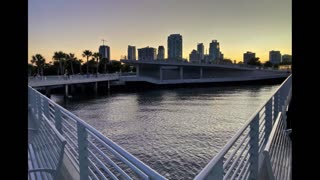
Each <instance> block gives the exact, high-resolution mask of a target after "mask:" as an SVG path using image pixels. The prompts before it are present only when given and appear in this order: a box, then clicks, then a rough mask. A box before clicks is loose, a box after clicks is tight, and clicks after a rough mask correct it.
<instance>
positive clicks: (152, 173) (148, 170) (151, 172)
mask: <svg viewBox="0 0 320 180" xmlns="http://www.w3.org/2000/svg"><path fill="white" fill-rule="evenodd" d="M28 87H29V88H31V89H32V90H34V89H33V88H32V87H31V86H30V85H28ZM34 91H35V92H36V93H38V94H39V95H41V97H42V98H45V99H47V100H48V101H50V103H52V105H54V106H56V107H57V108H58V109H60V110H61V111H63V113H65V114H66V115H68V116H70V118H72V119H73V120H75V121H76V122H78V123H80V124H81V125H82V126H84V127H85V128H86V129H87V130H89V131H91V132H92V133H93V134H94V135H96V136H97V137H99V138H100V139H101V140H103V141H104V142H105V143H106V144H108V145H109V146H111V147H112V148H114V149H115V150H116V151H117V152H118V153H120V154H121V155H122V156H124V157H125V158H127V159H130V162H131V163H133V164H134V165H135V166H137V167H138V168H139V169H141V170H142V171H144V172H145V173H146V174H147V175H148V176H150V177H152V178H153V179H166V178H165V177H163V176H162V175H160V174H159V173H158V172H156V171H155V170H153V169H152V168H150V167H149V166H148V165H146V164H145V163H143V162H142V161H140V160H139V159H137V158H136V157H134V156H133V155H132V154H131V153H129V152H127V151H126V150H124V149H123V148H121V147H120V146H119V145H118V144H117V143H115V142H113V141H112V140H111V139H109V138H107V137H105V136H104V135H103V134H101V133H100V132H99V131H98V130H96V129H95V128H94V127H92V126H91V125H89V124H87V123H86V122H85V121H83V120H82V119H80V118H79V117H77V116H76V115H74V114H72V113H71V112H69V111H68V110H66V109H65V108H63V107H62V106H60V105H59V104H57V103H55V102H54V101H52V100H51V99H49V98H48V97H46V96H44V95H42V94H41V93H40V92H38V91H36V90H34Z"/></svg>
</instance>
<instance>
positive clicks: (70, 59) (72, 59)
mask: <svg viewBox="0 0 320 180" xmlns="http://www.w3.org/2000/svg"><path fill="white" fill-rule="evenodd" d="M75 61H77V58H76V57H75V56H74V54H72V53H69V54H67V62H68V64H70V67H71V74H72V75H73V74H74V71H73V62H75Z"/></svg>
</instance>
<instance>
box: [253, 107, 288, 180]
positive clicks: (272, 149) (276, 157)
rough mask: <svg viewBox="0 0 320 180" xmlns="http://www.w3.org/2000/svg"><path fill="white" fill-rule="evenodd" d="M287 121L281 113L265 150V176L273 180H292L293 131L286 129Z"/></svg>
mask: <svg viewBox="0 0 320 180" xmlns="http://www.w3.org/2000/svg"><path fill="white" fill-rule="evenodd" d="M286 126H287V124H286V120H285V119H284V116H282V112H280V113H279V115H278V118H277V120H276V122H275V124H274V126H273V128H272V131H271V134H270V137H269V140H268V142H267V144H266V146H265V148H264V150H263V155H264V159H263V161H264V162H263V163H265V165H266V166H265V168H264V169H262V171H264V172H262V173H259V174H263V175H267V176H268V177H269V179H273V180H289V179H291V169H290V166H291V159H292V156H291V152H292V145H291V139H290V137H289V136H288V134H289V133H290V131H291V129H286Z"/></svg>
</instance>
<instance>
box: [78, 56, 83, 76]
mask: <svg viewBox="0 0 320 180" xmlns="http://www.w3.org/2000/svg"><path fill="white" fill-rule="evenodd" d="M76 63H79V73H80V74H82V63H83V60H82V59H78V60H77V61H76Z"/></svg>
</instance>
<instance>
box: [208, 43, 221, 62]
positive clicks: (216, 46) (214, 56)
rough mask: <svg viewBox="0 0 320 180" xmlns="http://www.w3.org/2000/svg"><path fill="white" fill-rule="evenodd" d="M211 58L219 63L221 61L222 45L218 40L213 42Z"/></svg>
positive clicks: (210, 51)
mask: <svg viewBox="0 0 320 180" xmlns="http://www.w3.org/2000/svg"><path fill="white" fill-rule="evenodd" d="M209 56H210V59H211V60H213V61H216V62H218V61H219V59H220V45H219V42H218V41H217V40H212V42H211V43H210V46H209Z"/></svg>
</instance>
